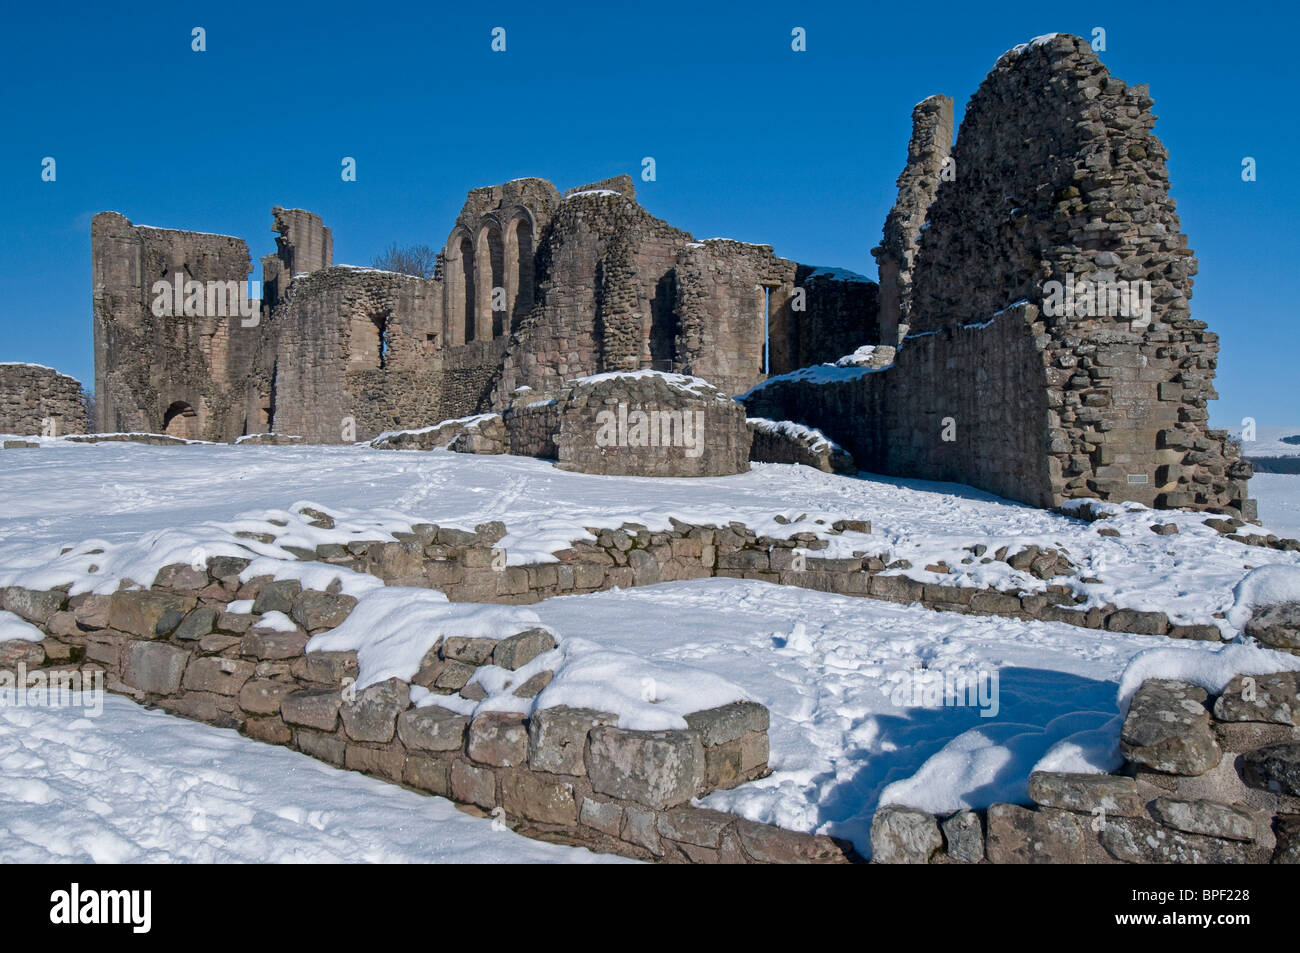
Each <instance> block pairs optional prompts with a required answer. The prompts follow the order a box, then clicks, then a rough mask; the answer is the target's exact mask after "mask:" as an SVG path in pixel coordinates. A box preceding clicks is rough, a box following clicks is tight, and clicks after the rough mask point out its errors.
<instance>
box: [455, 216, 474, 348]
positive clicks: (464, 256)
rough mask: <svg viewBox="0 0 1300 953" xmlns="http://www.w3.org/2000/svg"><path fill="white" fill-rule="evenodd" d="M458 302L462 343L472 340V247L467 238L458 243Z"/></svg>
mask: <svg viewBox="0 0 1300 953" xmlns="http://www.w3.org/2000/svg"><path fill="white" fill-rule="evenodd" d="M460 292H461V294H460V300H459V301H457V302H456V306H457V311H459V312H460V314H459V315H458V316H459V317H460V318H461V319H462V325H463V327H464V331H465V336H464V338H462V340H464V341H472V340H474V337H475V335H474V322H475V313H474V296H475V288H474V245H473V243H472V242H471V241H470V240H469V236H466V237H465V238H462V239H461V242H460Z"/></svg>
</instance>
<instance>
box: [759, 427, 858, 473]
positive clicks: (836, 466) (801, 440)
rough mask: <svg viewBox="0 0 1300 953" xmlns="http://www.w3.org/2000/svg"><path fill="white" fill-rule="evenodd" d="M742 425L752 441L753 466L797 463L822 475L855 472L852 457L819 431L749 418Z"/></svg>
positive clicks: (856, 469) (855, 468)
mask: <svg viewBox="0 0 1300 953" xmlns="http://www.w3.org/2000/svg"><path fill="white" fill-rule="evenodd" d="M745 423H747V424H748V425H749V432H750V436H751V437H752V438H753V442H752V443H751V444H750V448H749V459H750V460H752V461H754V462H756V463H797V464H801V465H803V466H806V467H812V468H813V469H816V470H821V471H822V472H823V473H843V474H853V473H857V471H858V468H857V465H856V464H855V463H854V462H853V457H852V455H851V454H850V453H849V452H848V451H847V450H845V449H844V448H843V447H841V446H840V445H839V444H837V443H835V441H833V440H828V439H826V435H825V434H823V433H822V432H821V431H818V430H812V429H810V428H808V427H805V426H803V425H802V424H796V423H793V422H792V421H789V420H768V419H766V418H764V417H750V418H749V419H748V420H746V421H745Z"/></svg>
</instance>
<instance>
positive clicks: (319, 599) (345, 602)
mask: <svg viewBox="0 0 1300 953" xmlns="http://www.w3.org/2000/svg"><path fill="white" fill-rule="evenodd" d="M356 604H357V600H356V599H355V598H353V597H352V596H348V595H344V594H342V593H340V594H338V595H335V594H332V593H328V592H320V591H319V590H315V589H308V590H306V591H304V592H303V593H301V594H300V595H299V596H298V597H297V598H296V599H295V600H294V602H293V609H292V610H291V611H290V612H289V617H290V618H292V619H293V621H294V622H297V623H298V624H299V625H300V626H302V627H303V628H304V629H306V630H307V631H308V632H319V631H321V630H322V629H333V628H335V627H336V626H339V625H342V624H343V620H344V619H346V618H347V617H348V615H349V614H350V613H351V612H352V610H353V608H355V606H356Z"/></svg>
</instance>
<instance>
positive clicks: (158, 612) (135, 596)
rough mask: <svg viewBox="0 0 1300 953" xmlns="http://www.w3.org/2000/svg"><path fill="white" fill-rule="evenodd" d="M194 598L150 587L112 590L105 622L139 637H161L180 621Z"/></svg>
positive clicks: (191, 607)
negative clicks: (119, 590)
mask: <svg viewBox="0 0 1300 953" xmlns="http://www.w3.org/2000/svg"><path fill="white" fill-rule="evenodd" d="M195 602H196V600H195V599H194V597H193V596H178V595H175V594H173V593H170V592H156V591H153V590H150V589H127V590H123V591H122V592H115V593H113V595H112V597H111V600H110V603H109V609H108V624H109V626H110V627H111V628H114V629H117V630H118V631H120V632H126V633H129V634H130V635H135V636H139V637H140V638H142V639H158V638H163V637H164V636H167V635H169V634H170V633H171V632H172V631H173V630H175V628H176V627H177V626H178V625H180V624H181V620H182V619H184V618H185V614H186V613H188V612H189V611H190V610H191V609H193V608H194V606H195Z"/></svg>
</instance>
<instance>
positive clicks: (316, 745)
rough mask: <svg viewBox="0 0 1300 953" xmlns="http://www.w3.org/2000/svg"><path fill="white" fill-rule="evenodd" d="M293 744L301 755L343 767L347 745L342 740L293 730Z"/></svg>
mask: <svg viewBox="0 0 1300 953" xmlns="http://www.w3.org/2000/svg"><path fill="white" fill-rule="evenodd" d="M285 720H286V721H287V720H288V719H285ZM293 744H294V747H295V748H297V749H298V750H299V751H301V752H302V753H303V754H305V755H310V756H311V757H313V758H318V759H320V760H321V761H328V762H329V763H330V764H334V765H338V766H339V767H342V766H343V763H344V761H345V759H346V758H347V748H348V746H347V743H346V742H344V740H343V739H342V738H338V737H335V736H334V735H330V734H325V733H324V732H320V731H310V730H308V729H306V728H295V729H294V730H293Z"/></svg>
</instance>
